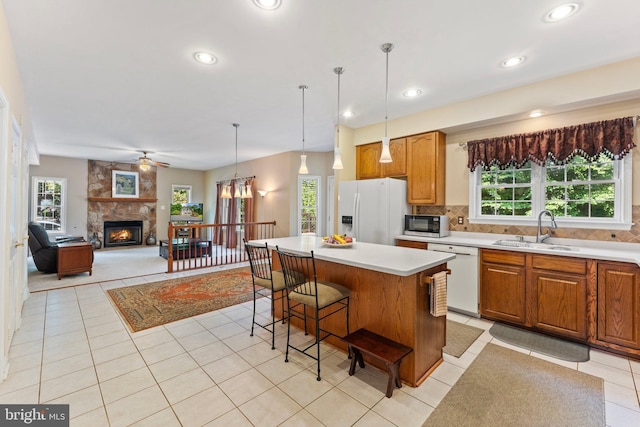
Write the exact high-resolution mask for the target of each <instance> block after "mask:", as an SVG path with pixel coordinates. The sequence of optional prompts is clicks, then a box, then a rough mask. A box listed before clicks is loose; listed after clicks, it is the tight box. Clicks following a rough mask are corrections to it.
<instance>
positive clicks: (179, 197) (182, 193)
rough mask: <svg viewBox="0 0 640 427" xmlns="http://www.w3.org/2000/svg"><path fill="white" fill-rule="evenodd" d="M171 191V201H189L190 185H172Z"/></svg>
mask: <svg viewBox="0 0 640 427" xmlns="http://www.w3.org/2000/svg"><path fill="white" fill-rule="evenodd" d="M171 191H172V193H173V197H172V198H171V200H172V203H191V186H190V185H172V186H171Z"/></svg>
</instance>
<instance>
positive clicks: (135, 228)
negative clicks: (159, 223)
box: [104, 221, 142, 248]
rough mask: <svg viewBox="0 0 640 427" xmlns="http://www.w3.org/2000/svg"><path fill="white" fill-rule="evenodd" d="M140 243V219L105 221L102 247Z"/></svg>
mask: <svg viewBox="0 0 640 427" xmlns="http://www.w3.org/2000/svg"><path fill="white" fill-rule="evenodd" d="M141 244H142V221H105V222H104V247H105V248H109V247H114V246H133V245H141Z"/></svg>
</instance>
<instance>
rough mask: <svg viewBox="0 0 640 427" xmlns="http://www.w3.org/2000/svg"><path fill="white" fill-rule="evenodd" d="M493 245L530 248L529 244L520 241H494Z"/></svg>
mask: <svg viewBox="0 0 640 427" xmlns="http://www.w3.org/2000/svg"><path fill="white" fill-rule="evenodd" d="M493 244H494V245H497V246H511V247H516V248H530V247H531V242H524V241H522V240H496V241H495V242H494V243H493Z"/></svg>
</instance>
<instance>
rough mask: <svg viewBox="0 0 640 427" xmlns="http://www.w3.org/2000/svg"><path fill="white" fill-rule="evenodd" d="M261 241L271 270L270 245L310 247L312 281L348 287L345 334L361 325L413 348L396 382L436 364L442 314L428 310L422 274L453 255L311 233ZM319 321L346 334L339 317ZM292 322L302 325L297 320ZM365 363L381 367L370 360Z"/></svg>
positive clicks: (416, 379)
mask: <svg viewBox="0 0 640 427" xmlns="http://www.w3.org/2000/svg"><path fill="white" fill-rule="evenodd" d="M265 242H266V243H267V244H268V245H269V247H270V248H271V249H273V250H274V252H273V257H272V258H273V265H274V267H273V268H274V269H275V268H279V260H278V256H277V254H276V252H275V249H276V246H278V247H279V248H280V250H283V251H288V252H294V253H299V254H309V253H311V251H313V254H314V257H315V260H316V272H317V276H318V280H328V281H331V282H334V283H337V284H340V285H342V286H345V287H347V288H349V289H350V290H351V302H350V305H351V306H350V313H349V328H350V331H351V332H354V331H356V330H357V329H359V328H365V329H368V330H370V331H372V332H374V333H376V334H378V335H382V336H383V337H385V338H388V339H391V340H393V341H396V342H399V343H401V344H404V345H406V346H408V347H411V348H412V349H413V352H412V353H411V354H409V356H407V357H406V358H405V359H404V361H403V362H402V365H401V366H400V378H401V379H402V381H404V382H405V383H407V384H409V385H410V386H412V387H416V386H418V385H420V384H421V383H422V382H423V381H424V380H425V379H426V378H427V377H428V376H429V374H430V373H431V372H432V371H433V370H434V369H435V368H436V367H437V366H438V365H439V364H440V363H441V362H442V348H443V347H444V346H445V334H446V317H445V316H441V317H434V316H432V315H431V313H430V312H429V294H428V292H429V286H428V283H427V281H426V278H427V277H428V276H431V275H432V274H435V273H437V272H438V271H442V270H445V269H446V268H447V264H446V263H447V261H449V260H452V259H454V258H455V255H453V254H447V253H440V252H431V251H423V250H417V249H411V248H402V247H397V246H387V245H377V244H373V243H362V242H356V243H354V244H353V246H352V247H345V248H339V247H328V246H326V245H325V244H324V243H323V240H322V239H321V238H319V237H315V236H300V237H283V238H274V239H266V240H255V241H253V243H259V244H265ZM278 312H279V308H278V309H276V313H278ZM325 322H326V323H324V326H323V327H324V328H326V329H328V330H330V331H333V332H334V333H336V334H337V335H339V336H345V335H346V334H347V331H346V330H345V326H344V318H343V317H341V316H331V317H329V318H327V319H326V320H325ZM293 324H294V325H296V326H298V327H300V328H301V329H302V328H303V326H302V324H301V323H296V322H295V321H294V323H293ZM311 332H312V331H310V333H311ZM327 341H329V342H331V344H333V345H335V346H337V347H339V348H341V349H343V350H344V351H345V352H346V345H345V344H344V342H342V341H341V340H338V339H335V338H334V337H330V338H328V339H327ZM367 362H368V363H371V364H372V365H375V366H378V367H379V368H381V369H384V366H382V365H380V364H379V363H378V362H377V361H375V360H367Z"/></svg>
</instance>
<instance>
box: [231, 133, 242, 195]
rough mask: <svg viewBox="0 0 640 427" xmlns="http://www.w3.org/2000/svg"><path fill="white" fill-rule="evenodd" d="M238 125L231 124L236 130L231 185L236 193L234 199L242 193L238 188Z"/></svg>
mask: <svg viewBox="0 0 640 427" xmlns="http://www.w3.org/2000/svg"><path fill="white" fill-rule="evenodd" d="M239 126H240V124H239V123H233V127H234V128H236V174H235V175H234V176H233V183H234V184H235V187H236V191H235V192H234V193H233V197H234V198H240V197H242V193H240V187H239V186H238V182H237V181H236V180H237V179H238V127H239Z"/></svg>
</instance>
